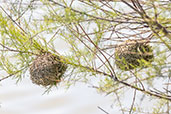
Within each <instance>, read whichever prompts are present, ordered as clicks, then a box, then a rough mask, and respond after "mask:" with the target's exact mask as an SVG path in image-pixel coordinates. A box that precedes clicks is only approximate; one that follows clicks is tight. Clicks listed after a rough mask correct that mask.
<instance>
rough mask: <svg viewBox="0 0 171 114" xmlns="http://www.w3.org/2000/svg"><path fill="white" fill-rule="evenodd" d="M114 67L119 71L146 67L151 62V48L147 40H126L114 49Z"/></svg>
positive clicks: (152, 57)
mask: <svg viewBox="0 0 171 114" xmlns="http://www.w3.org/2000/svg"><path fill="white" fill-rule="evenodd" d="M115 59H116V65H117V67H119V68H120V69H121V70H125V71H127V70H131V69H135V68H137V67H148V65H149V64H150V63H151V62H152V61H153V59H154V55H153V50H152V47H151V46H150V45H149V44H148V43H147V40H127V41H125V42H124V43H121V44H119V45H118V46H117V48H116V49H115Z"/></svg>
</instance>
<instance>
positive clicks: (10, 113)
mask: <svg viewBox="0 0 171 114" xmlns="http://www.w3.org/2000/svg"><path fill="white" fill-rule="evenodd" d="M15 82H16V81H15V80H12V79H7V80H4V81H2V82H1V86H0V90H1V91H0V103H1V104H0V105H1V108H0V114H104V112H102V111H100V110H99V109H98V108H97V106H102V107H104V108H105V109H107V108H108V109H110V108H109V107H110V105H111V104H112V101H111V98H109V97H104V96H103V95H99V94H97V92H96V91H95V90H94V89H90V88H88V87H85V85H81V84H79V85H76V86H75V87H71V88H70V89H69V90H67V91H66V90H65V89H63V88H62V87H61V88H58V89H56V88H54V89H53V90H52V91H51V92H50V93H49V94H45V95H42V94H43V92H44V91H45V89H44V88H41V87H39V86H37V85H34V84H32V83H31V81H30V80H29V78H24V79H23V80H22V81H21V82H19V83H18V84H15Z"/></svg>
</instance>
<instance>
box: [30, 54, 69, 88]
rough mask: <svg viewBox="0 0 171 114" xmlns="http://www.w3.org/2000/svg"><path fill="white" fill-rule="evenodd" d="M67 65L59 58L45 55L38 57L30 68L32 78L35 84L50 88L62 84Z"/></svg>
mask: <svg viewBox="0 0 171 114" xmlns="http://www.w3.org/2000/svg"><path fill="white" fill-rule="evenodd" d="M66 69H67V65H66V64H65V63H63V62H62V60H61V58H60V57H59V56H55V55H52V54H51V53H44V54H43V55H40V56H37V58H36V59H35V60H34V61H33V63H32V65H31V66H30V78H31V80H32V82H33V83H34V84H37V85H42V86H49V85H56V84H57V83H58V82H60V80H61V77H62V76H63V74H64V73H65V71H66Z"/></svg>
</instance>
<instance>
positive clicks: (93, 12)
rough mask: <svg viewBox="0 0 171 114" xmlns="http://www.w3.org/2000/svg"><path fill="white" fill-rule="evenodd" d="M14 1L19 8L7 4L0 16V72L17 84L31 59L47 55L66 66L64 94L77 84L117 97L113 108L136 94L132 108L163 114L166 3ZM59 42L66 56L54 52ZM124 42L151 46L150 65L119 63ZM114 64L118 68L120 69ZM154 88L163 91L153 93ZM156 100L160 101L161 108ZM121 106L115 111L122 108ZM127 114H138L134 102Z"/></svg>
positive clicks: (142, 61)
mask: <svg viewBox="0 0 171 114" xmlns="http://www.w3.org/2000/svg"><path fill="white" fill-rule="evenodd" d="M18 1H19V2H20V3H21V4H13V3H11V4H9V5H10V6H11V9H8V8H6V7H5V5H4V6H2V7H1V10H0V70H2V71H5V72H7V73H8V74H9V75H11V76H12V77H15V78H17V79H21V78H22V77H23V76H24V74H25V73H26V71H28V68H29V67H30V65H31V64H32V61H33V60H34V59H35V58H36V56H39V55H40V54H42V53H44V52H50V53H52V54H53V55H60V56H61V57H62V58H63V60H64V61H63V62H65V63H66V64H67V65H68V69H67V71H66V73H65V76H64V77H63V81H62V82H61V83H65V85H66V87H67V88H69V87H70V86H71V85H74V84H75V83H77V82H83V83H88V84H89V83H90V84H91V85H92V87H95V88H96V89H97V90H98V91H99V92H102V93H105V94H107V95H109V94H112V95H117V96H118V97H117V98H116V99H115V101H116V102H118V103H120V97H121V96H124V95H126V94H127V92H128V91H129V92H130V91H131V92H133V93H134V91H135V90H136V91H139V93H138V97H137V96H136V95H135V97H136V98H138V99H139V101H135V102H137V104H139V103H140V102H143V100H144V98H146V99H150V100H152V101H157V102H159V105H156V106H157V108H155V107H154V110H152V111H150V112H151V113H163V112H164V110H162V108H163V109H164V108H166V106H162V105H163V104H164V103H163V102H165V103H166V101H169V100H170V98H168V96H169V92H168V89H166V87H169V86H168V85H167V86H165V85H166V84H165V83H166V82H167V83H168V82H169V81H170V77H169V75H170V67H171V62H170V57H171V53H170V47H171V39H170V38H171V37H170V36H171V35H170V31H171V27H170V24H171V23H170V22H171V21H170V20H171V19H170V15H169V13H170V6H171V3H170V2H169V1H167V2H164V1H163V2H164V3H162V2H161V1H160V0H152V1H151V0H150V1H145V2H143V3H141V5H139V3H138V2H137V1H135V0H133V1H132V2H133V3H134V4H133V3H129V4H128V3H127V1H125V2H122V3H121V2H119V3H116V2H108V1H89V0H84V1H82V0H40V1H32V0H30V1H29V2H27V1H26V3H23V2H24V1H22V0H18ZM22 4H26V6H24V5H22ZM36 4H38V5H36ZM130 5H131V6H130ZM141 6H142V7H141ZM10 14H11V15H10ZM58 39H62V40H64V41H65V43H66V44H67V45H66V47H67V48H69V51H66V52H64V53H62V54H60V53H58V49H56V47H55V46H56V45H58V44H55V43H56V42H57V40H58ZM127 40H136V41H138V40H146V41H147V42H145V43H149V44H150V45H151V46H152V50H153V54H154V60H151V61H150V63H149V62H148V61H146V60H145V59H144V58H138V60H136V59H135V58H133V57H131V56H130V57H129V58H131V59H132V61H134V62H135V61H136V62H138V66H143V67H137V66H136V65H133V64H129V65H128V64H127V60H126V59H125V58H126V57H128V54H127V55H126V56H125V57H121V58H120V57H118V56H115V52H116V49H117V48H118V45H120V44H122V43H121V42H125V41H127ZM128 47H129V46H128ZM131 50H132V52H137V53H139V52H141V53H140V54H142V53H143V54H144V53H145V52H146V51H147V50H146V49H145V48H141V47H139V48H138V49H137V48H136V49H131ZM152 50H150V49H149V52H152ZM129 51H130V50H129ZM142 56H143V55H142ZM118 58H119V59H120V60H119V61H120V62H122V63H123V64H122V65H121V66H120V68H118V67H117V59H118ZM128 67H132V69H129V68H128ZM125 68H126V69H127V70H126V71H125V70H124V69H125ZM92 80H93V81H92ZM0 81H2V80H0ZM161 82H162V83H161ZM96 83H98V84H97V85H96ZM169 83H170V82H169ZM159 86H160V87H162V88H164V89H161V88H159V90H158V87H159ZM50 88H51V87H50ZM50 88H47V92H49V90H50ZM166 91H167V92H166ZM147 95H150V97H147ZM144 96H145V97H144ZM140 97H141V98H142V99H140ZM160 99H164V100H161V101H162V103H160ZM122 104H124V103H122V102H121V103H120V105H118V106H120V108H121V107H122V106H121V105H122ZM167 104H168V103H167ZM151 107H153V106H151ZM159 108H160V109H159ZM124 109H125V108H124ZM130 110H131V111H132V112H137V111H140V110H139V107H138V106H134V101H133V103H132V109H131V108H130ZM144 110H145V109H144ZM131 111H129V112H131Z"/></svg>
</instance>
